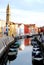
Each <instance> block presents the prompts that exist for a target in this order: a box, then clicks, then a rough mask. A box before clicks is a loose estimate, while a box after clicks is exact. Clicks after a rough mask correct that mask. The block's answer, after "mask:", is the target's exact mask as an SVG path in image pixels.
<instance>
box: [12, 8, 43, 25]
mask: <svg viewBox="0 0 44 65" xmlns="http://www.w3.org/2000/svg"><path fill="white" fill-rule="evenodd" d="M12 13H13V14H12ZM11 21H14V22H15V23H25V24H36V25H37V26H43V25H44V12H33V11H26V10H18V9H12V10H11Z"/></svg>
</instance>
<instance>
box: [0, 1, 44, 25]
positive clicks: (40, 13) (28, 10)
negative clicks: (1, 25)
mask: <svg viewBox="0 0 44 65" xmlns="http://www.w3.org/2000/svg"><path fill="white" fill-rule="evenodd" d="M8 3H9V5H10V15H11V16H10V20H11V21H13V22H15V23H25V24H36V25H37V26H44V0H0V20H5V21H6V8H7V5H8Z"/></svg>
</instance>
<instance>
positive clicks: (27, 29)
mask: <svg viewBox="0 0 44 65" xmlns="http://www.w3.org/2000/svg"><path fill="white" fill-rule="evenodd" d="M24 34H29V26H28V25H24ZM24 44H25V45H29V38H28V39H25V40H24Z"/></svg>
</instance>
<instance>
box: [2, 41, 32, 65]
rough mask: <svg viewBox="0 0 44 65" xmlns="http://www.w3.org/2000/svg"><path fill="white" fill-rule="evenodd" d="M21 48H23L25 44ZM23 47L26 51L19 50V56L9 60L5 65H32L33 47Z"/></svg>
mask: <svg viewBox="0 0 44 65" xmlns="http://www.w3.org/2000/svg"><path fill="white" fill-rule="evenodd" d="M19 42H20V41H19ZM20 46H23V43H22V44H21V45H20ZM23 47H24V49H22V50H19V48H18V52H17V55H15V56H13V57H10V58H8V59H7V61H6V62H5V63H4V64H3V65H32V46H31V45H29V46H23ZM21 48H22V47H21ZM5 59H6V58H5Z"/></svg>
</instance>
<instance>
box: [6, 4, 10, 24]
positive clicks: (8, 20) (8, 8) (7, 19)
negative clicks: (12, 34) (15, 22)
mask: <svg viewBox="0 0 44 65" xmlns="http://www.w3.org/2000/svg"><path fill="white" fill-rule="evenodd" d="M9 22H10V6H9V4H8V5H7V9H6V25H8V24H9Z"/></svg>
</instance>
